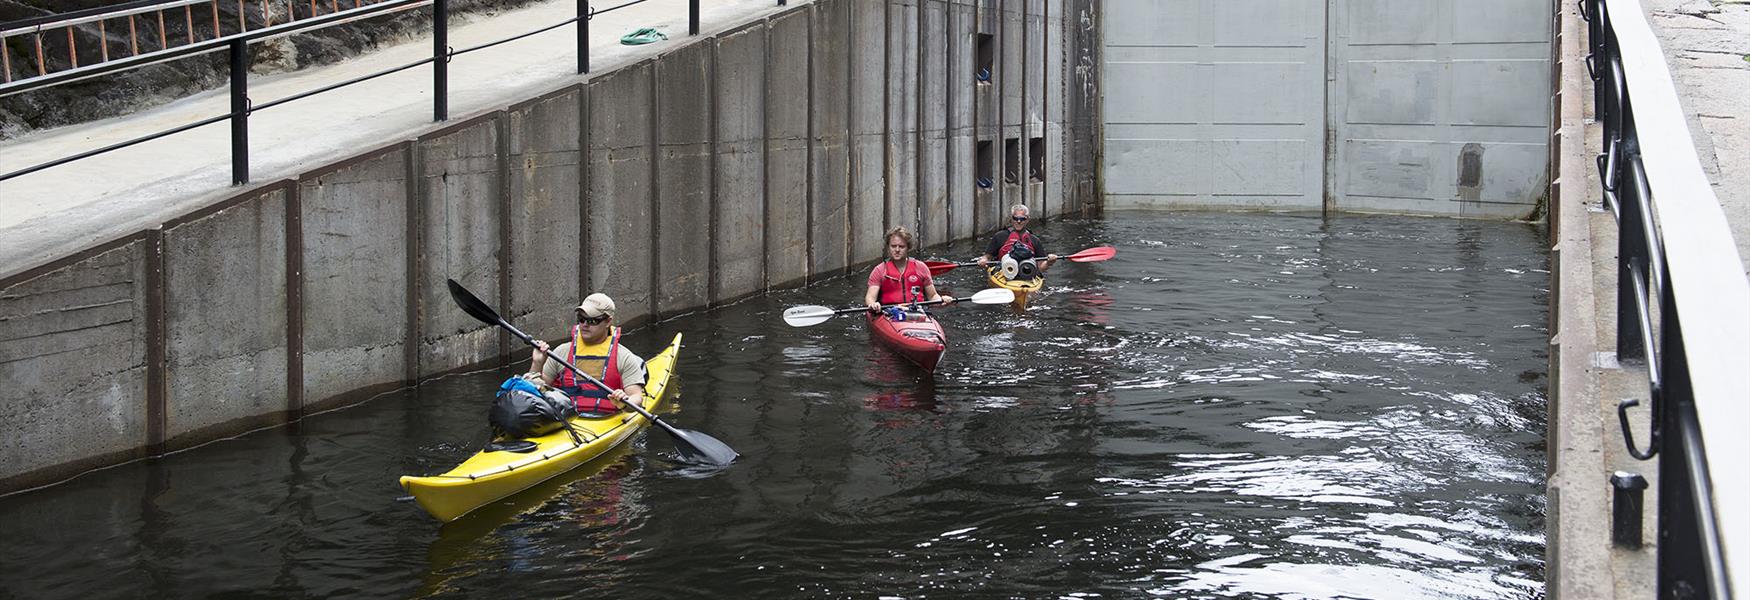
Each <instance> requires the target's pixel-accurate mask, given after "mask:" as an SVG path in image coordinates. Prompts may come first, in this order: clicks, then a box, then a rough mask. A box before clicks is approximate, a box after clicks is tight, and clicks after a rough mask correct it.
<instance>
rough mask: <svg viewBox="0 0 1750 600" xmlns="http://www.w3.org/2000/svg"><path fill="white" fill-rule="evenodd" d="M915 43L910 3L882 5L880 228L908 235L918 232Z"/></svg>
mask: <svg viewBox="0 0 1750 600" xmlns="http://www.w3.org/2000/svg"><path fill="white" fill-rule="evenodd" d="M917 41H918V7H917V3H916V1H915V0H893V1H892V2H890V3H888V5H887V221H886V225H887V227H889V228H891V227H896V226H897V227H905V228H906V229H910V230H912V231H914V232H915V231H918V174H917V169H918V84H919V83H920V82H919V81H918V77H917V75H918V47H917ZM924 243H929V242H927V241H925V242H924Z"/></svg>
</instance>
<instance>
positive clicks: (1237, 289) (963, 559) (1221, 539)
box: [0, 213, 1549, 598]
mask: <svg viewBox="0 0 1750 600" xmlns="http://www.w3.org/2000/svg"><path fill="white" fill-rule="evenodd" d="M1039 233H1040V234H1041V235H1042V236H1046V238H1047V239H1048V240H1049V241H1050V242H1051V243H1052V246H1053V248H1054V249H1055V250H1056V251H1059V252H1065V251H1073V250H1076V249H1080V248H1084V247H1087V246H1092V245H1099V244H1113V245H1116V246H1117V247H1118V256H1117V258H1115V259H1113V260H1111V261H1109V262H1104V263H1094V264H1085V265H1069V264H1066V265H1060V266H1059V267H1058V268H1056V269H1054V270H1053V271H1052V273H1051V278H1050V281H1049V284H1048V285H1047V289H1046V291H1045V292H1044V293H1043V294H1042V295H1040V296H1036V297H1035V299H1034V301H1033V303H1032V306H1031V307H1030V309H1029V310H1028V311H1026V312H1025V313H1024V314H1017V313H1014V312H1011V311H1009V310H1008V309H1007V308H1006V307H957V308H952V309H947V310H943V311H940V312H938V315H939V316H940V317H941V320H942V322H943V324H944V326H945V327H946V328H947V331H948V335H949V337H950V343H951V347H952V350H950V352H949V354H948V356H947V358H945V359H944V361H943V366H942V367H941V370H940V372H938V373H937V374H936V376H935V377H934V379H933V380H932V379H931V378H929V377H927V376H924V375H923V374H922V373H920V372H918V371H916V370H915V369H913V368H911V367H909V366H908V365H907V364H905V363H902V362H900V361H899V359H897V358H896V357H894V356H892V355H890V354H889V353H887V352H886V351H885V350H883V349H880V348H875V347H871V346H870V344H869V339H868V335H867V332H866V331H864V324H863V323H862V320H861V319H860V318H859V319H851V318H841V319H837V320H834V321H829V322H827V323H825V324H821V325H817V326H814V327H810V328H806V329H793V328H790V327H787V326H785V325H784V324H783V322H782V320H781V319H780V318H779V315H780V313H781V312H782V311H783V309H784V308H786V307H789V306H793V305H796V304H829V305H841V304H843V305H849V304H854V303H855V299H856V298H858V297H859V296H860V294H861V289H860V287H861V281H862V278H863V274H862V273H858V274H856V275H855V276H854V277H849V278H843V279H835V280H832V281H828V282H823V283H820V284H817V285H814V286H811V287H808V288H806V289H801V290H790V291H783V292H779V293H774V294H771V295H769V296H765V297H760V298H755V299H753V300H749V301H746V302H742V303H739V304H735V305H732V306H728V307H724V308H720V309H717V310H712V311H709V312H705V313H700V314H695V315H691V316H687V317H683V318H680V319H676V320H673V321H669V322H665V323H662V324H659V325H657V326H655V327H653V328H649V329H645V330H642V331H637V332H632V333H631V334H630V335H628V337H627V343H629V344H631V345H632V346H633V347H635V348H637V349H639V350H642V351H644V353H645V354H646V355H648V354H650V353H651V352H653V351H654V350H655V349H656V348H657V347H658V346H660V345H661V344H662V343H663V342H665V341H666V340H667V339H668V337H670V336H671V335H672V334H673V333H674V332H677V331H681V332H685V333H686V335H687V338H686V339H687V345H686V347H685V348H684V349H683V350H682V353H681V359H680V369H679V382H680V387H679V396H678V397H677V398H676V399H675V402H674V406H675V410H674V411H673V412H672V413H670V414H669V415H668V417H667V418H668V419H670V420H671V421H672V422H674V423H675V424H677V425H678V426H680V427H685V428H689V429H696V430H700V431H704V432H706V433H709V434H711V435H713V436H716V437H718V438H720V439H723V440H724V441H726V442H728V443H730V444H731V445H732V446H734V447H735V448H736V449H737V450H739V451H741V452H742V454H744V455H745V456H744V458H743V459H742V460H741V461H740V462H738V463H736V464H735V465H734V466H733V467H731V468H729V469H727V470H725V471H722V472H718V473H712V474H699V473H694V472H689V471H687V470H685V469H679V468H677V466H676V465H674V464H672V463H671V462H670V461H669V460H668V458H667V457H671V456H672V454H673V451H672V448H671V446H670V444H669V442H668V440H667V439H666V436H665V435H663V434H661V433H659V432H649V433H646V434H645V435H644V436H642V437H640V438H639V440H638V441H637V443H635V444H634V445H632V446H631V447H628V448H625V449H622V450H620V451H617V452H614V453H611V454H610V455H608V456H606V457H604V459H602V460H598V461H596V462H594V463H591V464H590V465H587V466H586V467H584V468H582V469H579V470H577V471H575V472H573V473H571V474H569V475H568V476H565V477H562V478H560V479H558V480H554V481H551V482H549V483H547V484H544V485H542V486H540V487H538V488H536V489H534V490H531V491H529V492H526V493H524V494H521V495H518V496H516V497H514V498H512V499H511V500H510V501H508V502H505V503H503V504H502V505H498V506H493V507H491V508H489V509H487V510H484V511H481V512H478V513H476V514H473V515H470V516H468V517H465V518H463V519H462V520H459V521H457V522H456V523H452V524H450V525H447V526H444V527H439V526H438V524H437V523H436V522H435V521H433V520H432V519H431V518H430V517H428V516H427V515H426V514H425V513H424V512H422V511H421V510H420V509H419V508H418V507H417V506H416V505H414V504H412V503H410V502H402V501H398V500H397V498H399V497H401V496H402V495H403V492H402V491H401V490H400V488H399V487H398V486H397V485H396V483H395V480H396V478H397V477H398V476H400V475H402V474H430V473H436V472H441V471H444V470H446V469H447V468H448V467H450V466H452V465H453V464H454V463H455V462H457V461H459V460H461V459H462V458H463V457H465V456H466V455H467V454H468V453H469V452H471V451H472V449H473V448H474V447H475V445H476V444H477V443H478V442H479V440H480V439H481V435H482V432H483V425H482V418H483V412H484V406H485V404H486V402H488V401H489V399H490V396H491V392H492V390H493V389H495V388H496V386H497V384H498V382H499V380H500V379H501V378H502V374H498V373H479V374H471V375H464V376H455V377H449V378H445V379H441V380H437V381H433V382H429V383H427V384H425V385H424V386H422V387H420V388H419V389H418V390H414V391H406V392H401V393H396V394H390V395H386V396H383V397H380V398H377V399H374V400H372V401H370V402H367V403H365V404H362V405H360V406H357V407H354V408H350V409H346V410H342V411H337V412H331V413H327V414H322V415H317V416H314V417H311V418H308V419H305V420H304V421H302V422H301V423H299V424H297V425H295V426H294V427H290V428H280V429H273V430H266V431H260V432H256V433H252V434H249V435H246V436H243V437H241V438H239V439H234V440H227V441H222V442H218V443H214V444H210V445H207V446H204V447H201V448H198V449H195V450H192V451H188V452H183V453H179V454H175V455H172V456H169V457H165V458H161V459H157V460H151V461H143V462H138V463H133V464H129V465H124V466H121V467H117V468H113V469H108V470H104V471H100V472H96V473H91V474H88V475H85V476H83V477H80V478H78V479H75V480H73V481H71V482H68V483H65V484H62V485H59V486H55V487H52V488H48V489H44V490H38V491H33V492H28V493H23V494H17V495H13V496H9V497H6V498H0V597H5V598H72V597H77V598H101V597H205V596H225V597H335V596H354V597H415V596H417V597H424V596H437V597H456V598H463V597H493V598H509V597H559V596H567V595H575V596H579V597H583V596H592V595H597V594H600V595H604V596H611V597H614V598H681V597H717V598H968V597H976V598H1059V597H1080V598H1092V597H1101V598H1137V597H1169V598H1178V597H1236V596H1237V597H1285V598H1363V597H1368V598H1418V597H1428V598H1526V597H1541V596H1542V595H1543V591H1542V578H1543V552H1544V542H1543V510H1544V497H1543V493H1544V477H1543V472H1544V433H1545V423H1544V411H1545V406H1544V405H1545V400H1544V387H1545V385H1546V379H1545V376H1544V374H1545V364H1546V355H1545V348H1546V337H1547V331H1546V329H1545V322H1546V306H1547V304H1546V297H1547V286H1548V279H1549V274H1548V272H1547V271H1546V270H1545V269H1546V261H1545V253H1544V248H1545V246H1546V243H1545V241H1544V238H1543V236H1542V234H1541V233H1540V232H1539V230H1537V229H1536V228H1534V227H1532V226H1528V225H1522V224H1503V223H1480V222H1465V221H1452V220H1439V219H1409V218H1392V217H1354V216H1351V217H1342V218H1338V219H1333V220H1328V221H1327V220H1323V219H1319V218H1309V217H1297V216H1280V215H1235V214H1166V213H1114V214H1111V215H1108V216H1107V217H1105V218H1103V219H1094V220H1085V221H1077V220H1072V221H1062V222H1056V223H1052V224H1049V225H1047V226H1044V227H1042V228H1040V229H1039ZM975 252H976V251H975V250H974V249H973V246H972V245H971V244H962V245H960V246H958V247H956V248H954V249H953V250H952V251H951V252H945V251H936V252H925V253H923V254H924V255H925V257H934V256H953V257H962V258H963V257H965V256H970V255H972V254H974V253H975ZM965 271H967V270H963V271H961V272H954V273H950V274H947V275H945V276H943V277H942V278H941V280H940V284H941V285H942V286H943V287H944V288H946V290H947V291H948V292H950V293H955V294H961V295H964V294H968V293H970V292H972V291H976V290H977V289H979V288H982V287H984V286H983V282H982V281H980V280H979V279H978V278H977V277H976V275H977V274H976V273H972V272H965ZM556 301H568V300H567V299H558V300H556ZM545 333H547V334H550V335H558V333H557V332H545Z"/></svg>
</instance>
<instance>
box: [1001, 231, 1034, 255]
mask: <svg viewBox="0 0 1750 600" xmlns="http://www.w3.org/2000/svg"><path fill="white" fill-rule="evenodd" d="M1017 243H1020V244H1026V245H1027V251H1028V252H1033V253H1034V254H1038V252H1037V250H1039V246H1037V245H1034V244H1033V234H1032V233H1028V232H1027V230H1025V229H1023V230H1021V231H1010V232H1009V241H1007V242H1003V249H1002V250H998V251H997V258H1002V257H1004V256H1008V255H1009V251H1010V250H1014V249H1015V244H1017Z"/></svg>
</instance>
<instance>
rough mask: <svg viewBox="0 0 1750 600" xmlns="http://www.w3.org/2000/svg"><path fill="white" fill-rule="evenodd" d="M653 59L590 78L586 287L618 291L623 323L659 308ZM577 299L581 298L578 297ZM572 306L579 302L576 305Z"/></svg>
mask: <svg viewBox="0 0 1750 600" xmlns="http://www.w3.org/2000/svg"><path fill="white" fill-rule="evenodd" d="M653 64H654V63H653V62H652V61H646V62H642V63H638V64H636V65H632V66H629V67H626V68H623V69H620V70H617V71H613V72H611V73H609V74H607V75H605V76H602V77H597V78H595V79H593V80H591V81H590V82H589V105H590V107H591V108H593V109H595V110H592V111H590V113H589V129H590V136H589V194H588V195H587V200H586V207H585V208H584V214H587V215H589V216H588V221H587V222H586V223H584V228H585V233H584V236H585V237H586V238H587V239H588V240H589V245H588V247H586V248H585V249H584V255H585V256H588V257H589V261H588V262H589V277H588V283H589V289H590V290H591V291H600V292H603V293H606V294H607V295H609V296H611V297H613V299H614V304H615V305H616V308H617V310H618V312H619V315H618V316H616V317H615V318H616V319H617V320H619V321H620V323H621V324H622V326H624V325H628V324H636V323H641V322H643V321H644V320H645V318H646V317H648V316H649V315H650V314H651V312H652V311H653V310H654V309H655V306H654V300H655V297H656V296H655V294H653V293H652V291H651V290H652V287H651V283H652V275H651V273H652V270H651V269H652V268H654V265H652V264H651V261H652V259H653V257H654V256H655V254H654V253H653V251H652V249H651V248H650V244H651V241H652V238H653V237H654V236H653V235H652V233H653V232H654V231H655V229H654V224H653V223H652V222H651V220H652V219H653V218H654V217H655V216H656V215H655V213H654V211H652V210H651V207H652V206H653V205H654V204H655V200H656V198H655V196H654V190H653V189H652V188H653V186H652V185H651V184H652V183H653V181H652V179H651V178H652V176H653V175H652V169H653V168H654V167H653V165H652V163H651V156H652V152H651V144H652V142H653V141H654V130H653V126H652V124H651V114H650V111H649V110H614V109H610V108H608V107H629V106H638V107H647V106H650V105H651V101H652V100H653V98H652V97H651V95H652V94H653V93H654V92H653V91H652V89H651V70H652V68H653ZM579 300H582V299H581V298H579ZM573 306H575V305H573Z"/></svg>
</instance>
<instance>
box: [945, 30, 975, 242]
mask: <svg viewBox="0 0 1750 600" xmlns="http://www.w3.org/2000/svg"><path fill="white" fill-rule="evenodd" d="M976 18H977V12H976V11H975V10H974V7H973V5H972V3H970V2H968V1H967V0H953V1H951V2H949V3H948V32H947V35H946V39H947V47H948V51H947V53H948V78H947V81H948V85H947V86H946V89H945V91H944V93H945V94H946V95H947V102H946V103H947V105H948V110H947V128H948V138H949V144H950V148H951V151H950V152H949V153H948V174H947V186H948V223H949V235H950V237H951V238H952V239H962V238H966V237H971V236H972V235H974V234H976V233H978V230H977V229H975V227H976V224H975V223H974V221H973V204H972V201H973V191H974V190H976V189H977V187H978V184H977V182H976V181H975V179H976V176H977V171H976V170H975V167H976V165H975V164H974V163H973V156H974V155H973V152H974V150H975V147H974V145H973V141H974V139H975V134H976V131H977V129H976V127H975V126H974V125H975V124H974V122H973V110H972V109H973V106H974V101H973V94H974V93H976V89H975V88H976V87H979V86H978V85H977V83H976V82H977V80H976V79H974V78H973V73H972V68H973V67H972V59H973V50H974V49H973V38H972V32H973V24H974V22H975V19H976Z"/></svg>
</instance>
